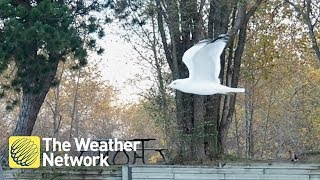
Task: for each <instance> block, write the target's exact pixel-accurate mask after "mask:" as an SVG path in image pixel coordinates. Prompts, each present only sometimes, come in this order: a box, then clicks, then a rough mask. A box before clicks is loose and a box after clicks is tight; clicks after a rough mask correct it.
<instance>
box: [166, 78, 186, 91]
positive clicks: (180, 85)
mask: <svg viewBox="0 0 320 180" xmlns="http://www.w3.org/2000/svg"><path fill="white" fill-rule="evenodd" d="M184 84H185V83H184V81H183V79H177V80H174V81H172V82H171V83H170V84H169V85H168V87H170V88H172V89H178V90H180V89H183V87H184V86H185V85H184Z"/></svg>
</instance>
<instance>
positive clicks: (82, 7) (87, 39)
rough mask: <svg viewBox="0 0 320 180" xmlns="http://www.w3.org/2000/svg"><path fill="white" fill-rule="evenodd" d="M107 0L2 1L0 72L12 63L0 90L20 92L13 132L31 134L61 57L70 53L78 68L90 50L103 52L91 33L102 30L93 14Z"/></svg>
mask: <svg viewBox="0 0 320 180" xmlns="http://www.w3.org/2000/svg"><path fill="white" fill-rule="evenodd" d="M105 5H106V4H101V3H99V2H98V1H81V0H77V1H75V0H1V1H0V42H1V43H0V73H1V74H6V73H5V71H6V70H7V69H8V68H9V67H14V68H13V69H15V71H14V73H13V75H12V74H11V75H10V76H6V77H4V78H7V80H8V82H9V83H8V84H0V93H1V94H2V96H5V95H6V92H9V91H10V90H12V89H14V90H16V91H18V92H21V94H22V98H21V99H22V101H21V103H19V104H21V111H20V114H19V118H18V122H17V125H16V129H15V131H14V135H31V133H32V130H33V126H34V123H35V121H36V118H37V114H38V112H39V109H40V107H41V105H42V103H43V101H44V98H45V96H46V94H47V92H48V90H49V88H50V86H51V85H52V84H53V83H54V82H55V81H54V78H55V75H56V71H57V67H58V64H59V62H61V61H65V60H67V59H71V60H73V61H74V68H78V67H81V66H83V65H85V64H86V63H87V55H88V51H96V52H98V53H102V49H101V48H99V47H98V46H97V44H96V39H95V38H94V37H98V38H101V37H103V36H104V32H103V30H102V27H101V25H102V24H103V23H102V22H105V21H104V19H103V18H102V17H101V16H99V15H98V16H94V15H93V14H99V13H94V12H100V11H102V10H103V9H104V8H103V7H105ZM91 34H97V36H93V35H91ZM15 102H17V101H15ZM9 107H10V105H9Z"/></svg>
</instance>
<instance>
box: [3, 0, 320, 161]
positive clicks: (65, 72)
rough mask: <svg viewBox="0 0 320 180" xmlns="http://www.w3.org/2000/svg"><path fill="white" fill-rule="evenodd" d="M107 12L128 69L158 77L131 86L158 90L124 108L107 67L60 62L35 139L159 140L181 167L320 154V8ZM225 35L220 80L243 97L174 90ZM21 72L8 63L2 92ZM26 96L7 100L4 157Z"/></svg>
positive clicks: (158, 0) (296, 4) (160, 4)
mask: <svg viewBox="0 0 320 180" xmlns="http://www.w3.org/2000/svg"><path fill="white" fill-rule="evenodd" d="M105 10H106V12H104V13H105V14H103V15H104V16H106V18H107V19H108V23H111V22H112V23H113V24H116V25H117V26H119V27H120V28H123V29H124V30H125V31H124V32H126V33H125V34H123V33H121V34H119V36H121V38H123V39H125V40H126V41H127V42H129V43H131V44H132V46H133V47H134V49H135V51H136V52H137V54H139V57H133V58H132V59H128V61H137V63H138V64H139V65H141V66H142V67H144V68H145V69H146V71H149V72H152V74H153V76H149V77H145V76H144V73H145V72H142V71H141V72H137V76H135V77H134V78H133V79H132V80H131V81H130V82H128V88H130V87H132V86H134V85H135V84H136V83H137V82H140V81H144V80H146V79H147V80H148V81H152V82H153V85H152V87H150V89H148V90H147V91H145V92H143V93H141V94H140V95H141V98H140V99H139V100H138V101H135V102H132V103H126V104H124V103H121V102H120V101H119V91H118V90H117V89H116V88H115V87H113V86H112V85H111V84H110V83H108V82H107V81H104V80H103V78H102V76H101V72H100V69H99V62H92V61H90V60H89V61H88V62H89V63H88V64H87V66H85V67H81V68H72V67H73V65H74V64H73V61H72V60H70V59H69V60H68V59H67V60H66V61H61V62H60V63H59V66H58V69H57V72H56V76H55V77H56V79H57V80H58V82H59V83H56V84H55V85H54V86H53V87H51V88H50V90H49V92H48V94H47V96H46V98H45V100H44V102H43V104H42V106H41V110H40V112H39V114H38V117H37V120H36V123H35V126H34V128H33V132H32V134H34V135H39V136H40V137H56V138H58V139H59V140H61V141H62V140H70V139H71V138H75V137H91V138H115V137H116V138H137V137H154V138H156V139H157V143H156V144H154V145H153V146H159V147H167V148H169V153H168V154H169V157H170V158H171V160H172V161H174V162H177V163H179V162H180V163H181V162H184V163H186V162H191V161H192V162H193V161H196V162H200V163H202V162H204V161H211V160H217V159H231V160H235V159H243V158H248V159H282V160H288V158H289V153H288V151H289V150H291V151H293V152H296V153H297V154H301V153H302V154H313V155H317V154H318V151H320V144H319V140H320V102H319V99H320V70H319V61H320V53H319V46H318V43H319V42H320V41H319V39H320V32H319V30H320V23H319V20H320V3H319V2H318V1H317V0H299V1H289V0H285V1H279V0H265V1H262V0H256V1H253V0H249V1H233V0H230V1H229V0H201V1H197V0H186V1H179V0H176V1H166V0H146V1H142V0H141V1H140V0H131V1H130V0H129V1H124V0H119V1H114V2H110V3H109V4H108V6H106V7H105ZM100 13H102V12H100ZM98 16H101V14H99V15H98ZM107 32H108V30H107V29H106V33H107ZM227 32H228V33H230V34H231V35H233V36H232V38H231V41H230V43H229V46H228V47H227V48H226V51H225V53H224V54H223V55H222V57H221V62H222V70H223V71H222V72H221V74H220V77H221V79H222V81H223V83H224V84H227V85H229V86H232V87H237V86H238V87H244V88H245V89H246V93H245V94H238V95H236V96H235V95H215V96H196V95H190V94H185V93H181V92H175V91H173V90H171V89H168V88H167V85H168V83H170V82H171V81H172V79H177V78H183V77H186V76H187V75H188V71H187V69H186V67H185V66H184V64H183V63H182V61H181V57H182V55H183V53H184V52H185V50H187V49H188V48H190V47H191V46H192V45H193V44H194V43H197V42H198V41H199V40H201V39H203V38H214V37H217V36H218V35H220V34H222V33H227ZM103 56H105V57H107V56H108V54H106V53H105V54H103ZM89 59H90V56H89ZM14 73H15V65H14V64H10V65H9V67H8V68H7V69H6V70H5V71H3V72H2V75H1V76H0V82H1V84H10V82H11V80H10V77H12V76H13V74H14ZM2 87H3V86H2ZM21 97H22V93H19V92H17V91H14V90H9V91H7V92H6V95H5V96H3V97H2V98H1V99H0V106H1V108H0V109H2V110H0V124H1V126H0V137H1V139H0V147H1V148H2V149H1V150H3V149H4V148H5V146H6V144H7V138H8V137H9V136H10V135H11V134H12V132H13V131H14V128H15V126H16V123H17V119H18V116H19V112H20V110H21V106H22V102H21ZM16 100H17V101H16ZM193 154H196V157H193V156H192V155H193ZM151 160H152V161H156V160H157V157H156V156H152V157H151ZM307 160H308V161H319V160H320V159H319V158H317V157H312V158H307Z"/></svg>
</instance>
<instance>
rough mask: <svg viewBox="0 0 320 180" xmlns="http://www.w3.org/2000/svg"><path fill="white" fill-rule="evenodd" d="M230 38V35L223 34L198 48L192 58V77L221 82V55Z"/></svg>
mask: <svg viewBox="0 0 320 180" xmlns="http://www.w3.org/2000/svg"><path fill="white" fill-rule="evenodd" d="M228 40H229V36H228V35H224V34H223V35H220V36H219V37H218V38H216V39H215V40H213V41H212V42H210V43H207V44H206V45H205V46H203V47H202V48H201V49H200V50H198V51H197V52H196V54H195V55H194V56H193V57H192V60H191V62H192V63H191V65H190V66H191V69H192V72H191V75H192V76H190V78H192V79H193V80H197V81H211V82H215V83H220V80H219V74H220V70H221V64H220V56H221V53H222V52H223V50H224V48H225V46H226V44H227V42H228ZM189 70H190V69H189Z"/></svg>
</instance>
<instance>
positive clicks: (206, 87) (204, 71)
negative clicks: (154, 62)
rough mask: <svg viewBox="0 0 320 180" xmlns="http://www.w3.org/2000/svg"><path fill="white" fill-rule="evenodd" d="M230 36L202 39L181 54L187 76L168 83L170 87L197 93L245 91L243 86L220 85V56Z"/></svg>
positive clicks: (210, 93) (223, 35)
mask: <svg viewBox="0 0 320 180" xmlns="http://www.w3.org/2000/svg"><path fill="white" fill-rule="evenodd" d="M229 38H230V36H229V35H228V34H221V35H220V36H218V37H217V38H216V39H214V40H212V39H204V40H202V41H200V42H199V43H197V44H195V45H194V46H192V47H191V48H190V49H188V50H187V51H186V52H185V53H184V54H183V56H182V61H183V62H184V64H185V65H186V66H187V68H188V70H189V77H188V78H185V79H176V80H174V81H172V82H171V83H170V84H169V87H170V88H173V89H177V90H179V91H182V92H185V93H190V94H197V95H212V94H229V93H240V92H245V89H244V88H231V87H228V86H224V85H221V82H220V79H219V74H220V69H221V65H220V56H221V53H222V52H223V50H224V48H225V46H226V44H227V42H228V41H229Z"/></svg>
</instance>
